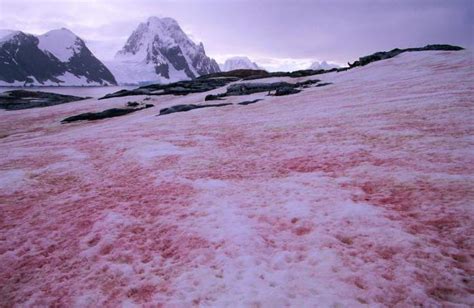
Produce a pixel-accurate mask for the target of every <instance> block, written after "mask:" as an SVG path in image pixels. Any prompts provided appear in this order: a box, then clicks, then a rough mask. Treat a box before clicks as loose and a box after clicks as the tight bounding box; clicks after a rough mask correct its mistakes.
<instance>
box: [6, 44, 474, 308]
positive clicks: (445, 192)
mask: <svg viewBox="0 0 474 308" xmlns="http://www.w3.org/2000/svg"><path fill="white" fill-rule="evenodd" d="M472 59H473V55H472V53H471V52H469V51H457V52H453V51H450V52H439V51H438V52H411V53H404V54H401V55H399V56H397V57H395V58H392V59H389V60H384V61H379V62H375V63H371V64H368V65H366V66H363V67H357V68H354V69H351V70H349V71H346V72H340V73H330V74H322V75H318V76H315V77H317V79H321V80H322V81H323V82H333V84H331V85H328V86H325V87H311V88H307V89H304V90H303V91H302V92H301V93H298V94H294V95H291V96H284V97H271V96H266V94H267V93H262V94H254V95H251V96H243V97H242V96H234V97H229V98H226V100H225V102H229V103H238V102H241V101H244V100H250V99H254V98H259V97H261V98H263V100H262V101H260V102H258V103H255V104H252V105H248V106H241V105H230V106H226V107H221V108H207V109H198V110H193V111H189V112H184V113H175V114H171V115H166V116H159V117H157V116H156V115H157V114H158V113H159V109H160V108H165V107H170V106H172V105H177V104H190V103H191V104H199V103H202V102H203V99H204V97H205V96H206V95H208V94H209V93H200V94H195V95H188V96H176V97H173V96H162V97H153V98H152V99H151V100H148V101H146V102H147V103H153V104H155V106H156V107H155V108H150V109H145V110H143V111H139V112H136V113H134V114H132V115H127V116H123V117H118V118H113V119H108V120H104V121H97V122H93V123H91V122H83V123H76V124H73V125H63V124H60V121H61V120H62V119H64V118H65V117H68V116H71V115H75V114H78V113H81V112H87V111H97V110H104V109H106V108H111V107H114V106H115V107H117V106H122V105H123V104H125V103H126V102H127V101H129V100H130V99H131V98H130V97H123V98H115V99H110V100H102V101H97V100H94V99H91V100H86V101H82V102H77V103H72V104H66V105H59V106H55V107H48V108H42V109H35V110H24V111H11V112H4V111H2V112H0V136H2V138H0V200H1V202H0V294H2V296H0V306H70V307H96V306H106V307H109V306H110V307H117V306H127V307H128V306H160V305H163V306H173V307H176V306H178V307H189V306H203V307H210V306H212V307H226V306H227V307H229V306H231V307H235V306H237V307H253V306H255V307H367V306H368V307H417V306H418V307H444V306H446V307H471V306H473V304H474V297H473V295H472V292H471V289H470V284H471V281H472V268H473V267H472V264H473V255H472V247H473V246H472V239H473V230H474V222H473V217H474V207H473V206H472V201H473V200H474V191H473V187H474V178H473V174H474V154H473V153H474V144H473V138H472V136H473V134H474V122H473V120H472V119H473V107H474V106H473V100H472V98H473V97H474V86H473V85H474V73H473V72H474V64H473V60H472ZM313 78H314V77H306V78H301V79H297V80H295V79H290V78H282V79H284V80H289V81H291V82H295V81H304V80H306V79H313ZM273 79H274V78H273ZM273 79H272V80H273ZM262 81H265V80H256V81H255V82H262ZM223 90H224V89H217V90H215V91H213V92H212V93H219V92H222V91H223ZM143 99H144V97H140V96H134V97H133V100H134V101H135V100H137V101H141V100H143Z"/></svg>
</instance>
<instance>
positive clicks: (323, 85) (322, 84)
mask: <svg viewBox="0 0 474 308" xmlns="http://www.w3.org/2000/svg"><path fill="white" fill-rule="evenodd" d="M330 84H332V82H323V83H319V84H317V85H316V87H325V86H328V85H330Z"/></svg>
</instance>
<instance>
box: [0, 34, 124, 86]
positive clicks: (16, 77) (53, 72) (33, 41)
mask: <svg viewBox="0 0 474 308" xmlns="http://www.w3.org/2000/svg"><path fill="white" fill-rule="evenodd" d="M76 43H77V44H78V46H79V47H80V49H79V50H80V51H79V52H78V53H75V54H74V55H73V56H72V57H71V58H70V59H69V61H68V62H61V61H60V60H59V59H58V58H56V57H55V56H54V55H52V54H50V53H47V52H45V51H43V50H41V49H39V47H38V44H39V39H38V38H37V37H35V36H34V35H30V34H25V33H23V32H18V33H16V34H15V35H13V36H12V37H11V38H10V39H9V40H7V41H5V42H3V43H2V44H0V80H2V81H5V82H8V83H13V82H15V81H16V82H22V83H24V85H28V84H37V85H41V84H43V83H45V82H47V81H50V82H53V83H58V84H61V83H64V81H62V80H60V79H58V78H60V76H62V75H64V74H65V73H66V72H68V73H71V74H72V75H75V76H78V77H85V79H87V82H88V83H93V82H95V83H98V84H105V82H108V83H109V84H116V81H115V78H114V76H113V75H112V74H111V73H110V71H109V70H108V69H107V68H106V67H105V66H104V65H103V64H102V62H100V61H99V60H98V59H97V58H96V57H94V55H93V54H92V53H91V52H90V50H89V49H88V48H87V46H86V45H85V43H84V41H82V40H81V39H79V38H77V41H76ZM66 47H67V46H66ZM32 77H34V78H35V79H36V80H37V82H35V81H34V80H33V79H32Z"/></svg>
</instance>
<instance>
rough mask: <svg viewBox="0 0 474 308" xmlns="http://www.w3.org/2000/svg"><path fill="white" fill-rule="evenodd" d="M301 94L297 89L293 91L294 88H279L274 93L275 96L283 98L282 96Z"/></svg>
mask: <svg viewBox="0 0 474 308" xmlns="http://www.w3.org/2000/svg"><path fill="white" fill-rule="evenodd" d="M299 92H301V91H300V90H298V89H295V88H294V87H281V88H278V89H276V91H275V96H283V95H290V94H296V93H299Z"/></svg>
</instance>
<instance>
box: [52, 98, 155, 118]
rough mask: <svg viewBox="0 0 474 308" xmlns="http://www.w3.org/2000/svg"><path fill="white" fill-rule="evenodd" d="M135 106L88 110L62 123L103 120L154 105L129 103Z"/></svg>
mask: <svg viewBox="0 0 474 308" xmlns="http://www.w3.org/2000/svg"><path fill="white" fill-rule="evenodd" d="M131 105H132V106H133V107H134V108H130V107H128V108H111V109H106V110H104V111H100V112H86V113H81V114H78V115H75V116H72V117H68V118H65V119H64V120H62V121H61V122H62V123H70V122H76V121H96V120H103V119H107V118H114V117H120V116H123V115H126V114H129V113H133V112H137V111H139V110H143V109H146V108H151V107H153V106H154V105H152V104H146V105H143V104H139V106H138V105H135V104H133V103H132V104H130V102H129V103H128V106H131Z"/></svg>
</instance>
